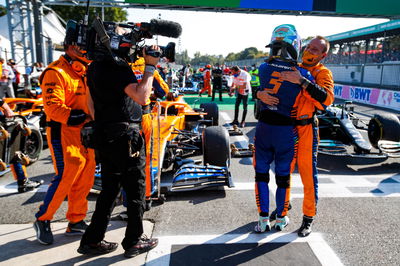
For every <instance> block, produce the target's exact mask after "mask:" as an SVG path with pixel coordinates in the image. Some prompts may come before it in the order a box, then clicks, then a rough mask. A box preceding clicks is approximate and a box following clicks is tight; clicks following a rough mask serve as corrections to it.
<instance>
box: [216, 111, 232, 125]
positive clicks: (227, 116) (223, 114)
mask: <svg viewBox="0 0 400 266" xmlns="http://www.w3.org/2000/svg"><path fill="white" fill-rule="evenodd" d="M219 114H220V115H221V118H222V119H224V120H225V122H226V123H230V122H231V121H232V120H231V117H230V116H229V114H228V113H227V112H219Z"/></svg>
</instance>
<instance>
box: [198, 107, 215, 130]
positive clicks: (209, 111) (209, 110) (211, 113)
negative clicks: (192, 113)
mask: <svg viewBox="0 0 400 266" xmlns="http://www.w3.org/2000/svg"><path fill="white" fill-rule="evenodd" d="M200 108H203V110H204V112H205V113H207V114H206V115H205V116H204V119H206V120H212V123H211V125H212V126H218V124H219V110H218V105H217V104H216V103H202V104H200Z"/></svg>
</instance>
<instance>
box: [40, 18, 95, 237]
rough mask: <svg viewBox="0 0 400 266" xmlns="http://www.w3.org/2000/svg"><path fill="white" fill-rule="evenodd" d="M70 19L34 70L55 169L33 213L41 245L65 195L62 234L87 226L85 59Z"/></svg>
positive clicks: (90, 165)
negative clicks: (51, 56)
mask: <svg viewBox="0 0 400 266" xmlns="http://www.w3.org/2000/svg"><path fill="white" fill-rule="evenodd" d="M73 23H74V22H72V21H69V22H68V24H67V34H66V37H65V40H64V49H65V54H64V55H62V56H61V57H60V58H59V59H58V60H57V61H54V62H53V63H51V64H50V65H49V66H48V67H47V69H46V70H45V71H44V72H43V73H42V75H41V76H40V84H41V88H42V91H43V103H44V111H45V113H46V116H47V122H48V127H47V140H48V143H49V148H50V152H51V155H52V159H53V164H54V169H55V172H56V175H55V176H54V178H53V179H52V181H51V184H50V186H49V188H48V190H47V193H46V196H45V199H44V201H43V204H42V205H41V206H40V208H39V211H38V212H37V213H36V215H35V216H36V219H37V220H36V222H35V223H34V228H35V230H36V233H37V239H38V241H39V242H40V243H41V244H44V245H49V244H51V243H53V234H52V232H51V228H50V220H52V219H53V215H54V214H55V212H56V211H57V209H58V208H59V207H60V205H61V203H62V202H63V201H64V199H65V198H66V197H68V211H67V214H66V218H67V220H68V221H69V224H68V227H67V230H66V235H76V234H83V233H84V231H85V229H86V228H87V225H86V223H85V221H84V219H85V217H86V212H87V208H88V206H87V205H88V202H87V199H86V197H87V195H88V194H89V191H90V188H91V187H92V186H93V180H94V171H95V158H94V151H93V150H92V149H87V148H85V147H84V146H83V145H82V144H81V138H80V132H81V128H82V126H83V124H84V123H85V122H87V121H88V120H89V107H88V98H89V90H88V88H87V85H86V81H85V75H86V67H87V63H88V61H87V59H86V58H85V57H84V54H83V53H82V51H81V50H80V49H79V48H78V46H76V45H74V44H75V43H76V40H75V39H74V38H75V36H76V34H75V27H71V24H73ZM92 113H93V112H92Z"/></svg>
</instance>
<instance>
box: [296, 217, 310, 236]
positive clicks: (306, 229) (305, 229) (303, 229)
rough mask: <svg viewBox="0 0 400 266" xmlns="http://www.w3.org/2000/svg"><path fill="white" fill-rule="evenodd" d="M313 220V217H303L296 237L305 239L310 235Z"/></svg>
mask: <svg viewBox="0 0 400 266" xmlns="http://www.w3.org/2000/svg"><path fill="white" fill-rule="evenodd" d="M313 220H314V219H313V217H310V216H306V215H304V216H303V223H302V224H301V226H300V228H299V230H297V235H298V236H300V237H306V236H308V235H309V234H311V228H312V222H313Z"/></svg>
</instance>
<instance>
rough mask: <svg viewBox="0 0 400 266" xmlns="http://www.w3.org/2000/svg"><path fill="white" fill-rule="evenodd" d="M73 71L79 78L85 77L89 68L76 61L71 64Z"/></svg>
mask: <svg viewBox="0 0 400 266" xmlns="http://www.w3.org/2000/svg"><path fill="white" fill-rule="evenodd" d="M70 64H71V68H72V70H73V71H74V72H75V73H76V74H78V75H79V76H81V77H83V76H85V74H86V69H87V66H86V65H85V64H83V63H82V62H80V61H78V60H74V61H72V62H70Z"/></svg>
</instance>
